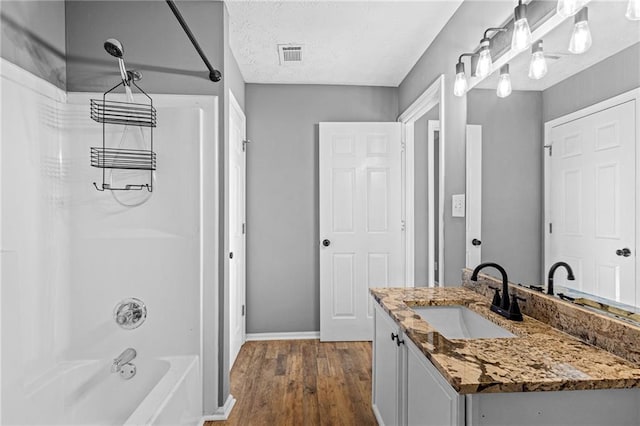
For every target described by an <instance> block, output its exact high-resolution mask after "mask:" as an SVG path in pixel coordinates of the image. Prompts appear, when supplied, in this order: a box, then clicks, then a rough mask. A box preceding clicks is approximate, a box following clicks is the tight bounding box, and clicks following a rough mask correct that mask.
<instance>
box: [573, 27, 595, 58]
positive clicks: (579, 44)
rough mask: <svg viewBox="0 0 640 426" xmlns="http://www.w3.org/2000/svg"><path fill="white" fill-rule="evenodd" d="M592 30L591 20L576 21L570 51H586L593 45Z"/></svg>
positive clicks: (578, 52) (577, 52)
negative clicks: (590, 28)
mask: <svg viewBox="0 0 640 426" xmlns="http://www.w3.org/2000/svg"><path fill="white" fill-rule="evenodd" d="M591 43H592V40H591V31H590V30H589V22H587V21H581V22H576V24H575V25H574V26H573V33H572V34H571V41H569V52H571V53H575V54H577V55H578V54H580V53H584V52H586V51H587V50H589V48H590V47H591Z"/></svg>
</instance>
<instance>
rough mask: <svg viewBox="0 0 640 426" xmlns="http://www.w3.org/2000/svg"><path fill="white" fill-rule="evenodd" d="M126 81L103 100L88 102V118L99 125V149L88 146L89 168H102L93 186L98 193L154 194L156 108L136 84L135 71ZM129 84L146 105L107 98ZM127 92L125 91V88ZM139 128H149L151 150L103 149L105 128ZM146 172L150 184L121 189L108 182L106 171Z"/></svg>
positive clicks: (113, 88) (109, 91) (130, 73)
mask: <svg viewBox="0 0 640 426" xmlns="http://www.w3.org/2000/svg"><path fill="white" fill-rule="evenodd" d="M125 75H127V76H128V78H127V80H124V79H123V80H122V82H121V83H120V84H118V85H116V86H114V87H112V88H111V89H110V90H108V91H106V92H105V93H104V94H103V95H102V99H91V102H90V104H91V119H92V120H94V121H96V122H98V123H102V147H91V166H92V167H97V168H100V169H102V184H98V183H96V182H94V183H93V185H94V186H95V187H96V189H97V190H98V191H105V190H110V191H131V190H142V189H146V190H147V191H149V192H153V172H154V171H155V170H156V153H155V152H153V128H154V127H156V109H155V108H154V107H153V99H151V97H150V96H149V95H147V93H146V92H145V91H144V90H142V89H141V88H140V87H139V86H138V85H137V84H136V83H135V81H134V80H135V77H134V76H135V75H136V73H134V72H127V74H125ZM125 85H128V86H129V87H135V88H136V89H137V90H138V91H139V92H140V93H141V94H142V95H144V96H145V97H146V98H147V99H148V100H149V102H148V103H134V102H123V101H118V100H113V99H109V97H111V96H114V97H115V92H114V91H115V90H116V89H118V88H119V87H121V86H122V87H123V88H125V87H124V86H125ZM125 89H126V88H125ZM107 124H115V125H119V126H138V127H148V128H149V141H150V149H149V150H141V149H125V148H113V147H107V146H106V125H107ZM108 169H119V170H148V171H149V183H146V184H131V185H124V186H122V187H112V185H111V184H110V183H108V182H107V170H108Z"/></svg>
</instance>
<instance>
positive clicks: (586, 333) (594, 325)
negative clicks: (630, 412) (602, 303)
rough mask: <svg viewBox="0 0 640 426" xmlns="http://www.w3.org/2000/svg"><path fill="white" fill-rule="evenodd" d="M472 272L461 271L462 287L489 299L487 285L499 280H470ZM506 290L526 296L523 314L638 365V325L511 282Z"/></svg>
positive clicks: (486, 276) (639, 344) (490, 291)
mask: <svg viewBox="0 0 640 426" xmlns="http://www.w3.org/2000/svg"><path fill="white" fill-rule="evenodd" d="M472 272H473V271H471V270H469V269H465V270H463V272H462V286H463V287H467V288H470V289H472V290H474V291H476V292H478V293H480V294H482V295H484V296H485V297H487V298H489V297H492V296H493V291H492V290H491V289H490V288H489V286H490V285H491V286H494V287H495V286H498V287H501V286H502V281H501V280H498V279H496V278H493V277H491V276H489V275H484V274H482V273H481V274H480V275H479V279H478V281H477V282H473V281H471V280H470V277H471V273H472ZM509 291H511V292H512V294H513V292H515V293H517V294H518V296H520V297H523V298H525V299H526V301H525V302H520V309H521V310H522V313H523V314H526V315H529V316H530V317H533V318H535V319H537V320H539V321H542V322H544V323H545V324H549V325H551V326H552V327H554V328H557V329H559V330H561V331H564V332H565V333H569V334H571V335H572V336H575V337H577V338H578V339H580V340H582V341H584V342H587V343H589V344H592V345H594V346H597V347H599V348H602V349H605V350H606V351H608V352H611V353H613V354H615V355H618V356H619V357H622V358H624V359H626V360H628V361H631V362H634V363H636V364H640V326H638V325H636V324H632V323H630V322H628V321H624V320H620V319H616V318H614V317H612V316H610V315H606V314H603V313H598V312H596V311H594V310H592V309H589V308H585V307H582V306H578V305H576V304H574V303H571V302H566V301H564V300H560V299H559V298H557V297H552V296H548V295H546V294H543V293H539V292H537V291H534V290H529V289H527V288H524V287H520V286H517V285H514V284H511V285H510V288H509Z"/></svg>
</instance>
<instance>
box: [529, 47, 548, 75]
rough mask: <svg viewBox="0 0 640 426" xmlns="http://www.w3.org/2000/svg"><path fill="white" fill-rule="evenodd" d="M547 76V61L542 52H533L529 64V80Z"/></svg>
mask: <svg viewBox="0 0 640 426" xmlns="http://www.w3.org/2000/svg"><path fill="white" fill-rule="evenodd" d="M546 74H547V60H546V59H545V58H544V53H543V52H542V51H538V52H534V53H533V54H532V55H531V62H530V63H529V78H532V79H534V80H540V79H541V78H542V77H544V76H545V75H546Z"/></svg>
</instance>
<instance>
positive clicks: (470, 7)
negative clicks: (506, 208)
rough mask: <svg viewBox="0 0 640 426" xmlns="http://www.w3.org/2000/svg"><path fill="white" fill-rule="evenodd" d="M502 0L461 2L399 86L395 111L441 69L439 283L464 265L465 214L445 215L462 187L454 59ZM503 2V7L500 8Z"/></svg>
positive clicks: (461, 117) (454, 277) (456, 281)
mask: <svg viewBox="0 0 640 426" xmlns="http://www.w3.org/2000/svg"><path fill="white" fill-rule="evenodd" d="M509 7H510V6H508V5H506V3H505V2H501V1H495V2H469V1H467V2H463V3H462V4H461V6H460V7H459V8H458V10H457V11H456V13H455V14H454V15H453V16H452V17H451V19H450V20H449V22H448V23H447V25H446V26H445V27H444V28H443V30H442V31H441V32H440V33H439V34H438V36H437V37H436V39H435V40H434V41H433V43H431V45H430V46H429V48H428V49H427V50H426V51H425V53H424V54H423V55H422V56H421V57H420V59H419V60H418V62H417V63H416V65H415V66H414V67H413V68H412V69H411V71H410V72H409V74H408V75H407V76H406V77H405V79H404V80H403V81H402V83H401V84H400V87H399V93H398V99H399V106H400V111H401V112H402V111H404V110H405V109H406V108H407V107H408V106H409V105H410V104H411V103H412V102H413V101H414V100H415V99H416V98H417V97H418V96H420V94H422V92H423V91H424V90H425V89H426V88H427V87H429V86H430V85H431V84H432V83H433V82H434V81H435V80H436V79H437V78H438V76H440V75H441V74H444V75H445V79H446V82H445V92H444V97H445V115H446V119H445V121H446V123H445V127H444V138H445V142H444V150H445V158H446V160H445V173H446V179H445V195H444V199H445V209H444V211H445V214H444V238H445V241H446V244H445V247H444V251H445V264H444V274H445V279H444V285H447V286H458V285H460V282H461V280H460V276H461V272H460V270H461V268H463V267H464V265H465V220H464V218H453V217H451V195H453V194H463V193H464V192H465V125H466V121H467V110H466V107H467V102H466V99H465V97H461V98H458V97H456V96H454V95H453V91H452V89H451V88H452V87H453V81H454V79H455V64H456V62H457V60H458V56H459V55H460V53H462V52H467V51H468V50H469V49H470V48H472V47H474V46H477V44H478V40H479V36H480V35H482V32H483V31H484V30H485V29H486V28H488V27H493V26H495V24H496V16H498V15H500V14H505V13H506V14H508V13H509V12H508V9H509ZM505 8H506V9H505Z"/></svg>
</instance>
